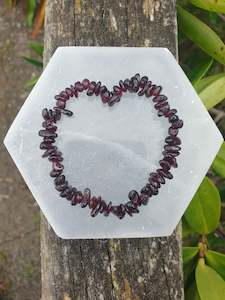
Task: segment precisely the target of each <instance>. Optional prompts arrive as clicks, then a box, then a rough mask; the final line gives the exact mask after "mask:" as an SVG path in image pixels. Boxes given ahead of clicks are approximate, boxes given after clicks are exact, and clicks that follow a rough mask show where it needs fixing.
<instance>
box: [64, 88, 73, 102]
mask: <svg viewBox="0 0 225 300" xmlns="http://www.w3.org/2000/svg"><path fill="white" fill-rule="evenodd" d="M65 92H66V93H67V95H68V96H69V98H70V97H73V95H74V92H73V86H72V88H71V87H69V88H66V89H65ZM64 102H65V101H64Z"/></svg>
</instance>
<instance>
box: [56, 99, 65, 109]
mask: <svg viewBox="0 0 225 300" xmlns="http://www.w3.org/2000/svg"><path fill="white" fill-rule="evenodd" d="M56 106H57V107H59V108H65V107H66V102H65V101H62V100H57V101H56Z"/></svg>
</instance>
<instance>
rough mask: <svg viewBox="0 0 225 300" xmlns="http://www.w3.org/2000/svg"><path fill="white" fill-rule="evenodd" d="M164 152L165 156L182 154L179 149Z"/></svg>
mask: <svg viewBox="0 0 225 300" xmlns="http://www.w3.org/2000/svg"><path fill="white" fill-rule="evenodd" d="M162 154H163V155H164V156H166V155H171V156H173V157H176V156H178V155H180V152H179V151H173V152H171V151H163V152H162Z"/></svg>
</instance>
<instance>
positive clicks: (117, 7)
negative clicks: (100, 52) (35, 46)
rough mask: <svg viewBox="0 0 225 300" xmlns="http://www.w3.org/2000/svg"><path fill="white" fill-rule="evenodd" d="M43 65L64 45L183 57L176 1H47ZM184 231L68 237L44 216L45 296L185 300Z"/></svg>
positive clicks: (93, 299) (50, 299)
mask: <svg viewBox="0 0 225 300" xmlns="http://www.w3.org/2000/svg"><path fill="white" fill-rule="evenodd" d="M44 44H45V51H44V64H45V65H46V64H47V62H48V60H49V58H50V57H51V55H52V54H53V52H54V51H55V49H56V48H57V47H58V46H62V45H79V46H94V45H95V46H146V47H151V46H163V47H167V48H169V49H170V50H171V51H172V52H173V54H174V55H175V56H177V27H176V10H175V0H137V1H135V0H115V1H112V0H95V1H90V0H75V1H74V0H48V1H47V4H46V18H45V42H44ZM180 254H181V237H180V231H179V229H178V228H177V229H176V230H175V232H174V233H173V234H172V235H171V236H170V237H167V238H151V239H115V240H62V239H60V238H58V237H57V236H56V235H55V234H54V232H53V231H52V229H51V228H50V226H49V225H48V223H47V221H46V219H45V218H44V217H43V216H42V222H41V257H42V300H55V299H60V300H71V299H73V300H104V299H105V300H111V299H119V300H164V299H165V300H168V299H183V278H182V267H181V266H182V264H181V255H180Z"/></svg>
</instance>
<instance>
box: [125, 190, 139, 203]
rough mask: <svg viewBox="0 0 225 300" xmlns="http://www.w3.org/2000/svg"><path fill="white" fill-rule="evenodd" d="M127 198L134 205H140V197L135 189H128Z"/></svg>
mask: <svg viewBox="0 0 225 300" xmlns="http://www.w3.org/2000/svg"><path fill="white" fill-rule="evenodd" d="M128 198H129V199H130V200H131V202H132V203H133V205H134V206H135V207H136V206H140V205H141V201H140V197H139V194H138V192H137V191H135V190H132V191H130V192H129V194H128Z"/></svg>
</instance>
